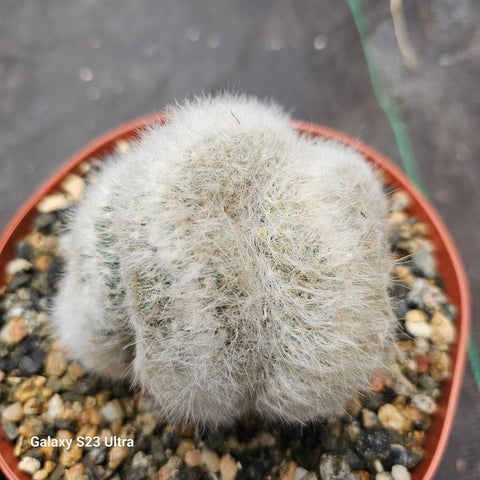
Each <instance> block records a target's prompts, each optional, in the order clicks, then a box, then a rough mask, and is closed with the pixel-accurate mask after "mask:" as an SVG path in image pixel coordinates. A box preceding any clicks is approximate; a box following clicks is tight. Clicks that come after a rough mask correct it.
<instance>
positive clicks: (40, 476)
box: [32, 468, 49, 480]
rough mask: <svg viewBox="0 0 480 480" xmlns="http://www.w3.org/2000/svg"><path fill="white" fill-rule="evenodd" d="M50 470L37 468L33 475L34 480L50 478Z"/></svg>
mask: <svg viewBox="0 0 480 480" xmlns="http://www.w3.org/2000/svg"><path fill="white" fill-rule="evenodd" d="M48 475H49V472H47V471H46V470H45V469H44V468H42V469H40V470H37V471H36V472H35V473H34V474H33V475H32V479H33V480H46V478H48Z"/></svg>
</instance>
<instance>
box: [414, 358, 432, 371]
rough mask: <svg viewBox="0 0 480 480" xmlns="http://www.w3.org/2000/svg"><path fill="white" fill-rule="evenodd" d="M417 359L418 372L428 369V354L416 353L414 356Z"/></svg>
mask: <svg viewBox="0 0 480 480" xmlns="http://www.w3.org/2000/svg"><path fill="white" fill-rule="evenodd" d="M416 361H417V372H418V373H425V372H426V371H427V370H428V364H429V360H428V356H427V355H418V357H417V358H416Z"/></svg>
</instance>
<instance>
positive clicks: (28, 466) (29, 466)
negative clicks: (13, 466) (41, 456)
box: [18, 457, 41, 475]
mask: <svg viewBox="0 0 480 480" xmlns="http://www.w3.org/2000/svg"><path fill="white" fill-rule="evenodd" d="M40 467H41V463H40V461H39V460H37V459H36V458H33V457H23V458H22V460H21V461H20V463H19V464H18V469H19V470H21V471H22V472H25V473H28V475H33V474H34V473H35V472H36V471H37V470H40Z"/></svg>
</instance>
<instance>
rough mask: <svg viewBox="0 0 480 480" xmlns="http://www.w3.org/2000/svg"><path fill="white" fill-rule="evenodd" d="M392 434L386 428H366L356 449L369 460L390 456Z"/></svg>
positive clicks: (358, 440)
mask: <svg viewBox="0 0 480 480" xmlns="http://www.w3.org/2000/svg"><path fill="white" fill-rule="evenodd" d="M390 445H391V442H390V435H389V433H388V432H387V431H385V430H364V431H363V432H362V433H361V434H360V435H359V437H358V439H357V442H356V444H355V450H356V451H357V453H358V454H359V455H361V456H362V457H363V458H365V460H367V461H368V462H373V461H374V460H376V459H377V458H378V459H380V460H385V459H387V458H388V457H389V456H390Z"/></svg>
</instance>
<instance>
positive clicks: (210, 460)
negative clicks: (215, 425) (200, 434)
mask: <svg viewBox="0 0 480 480" xmlns="http://www.w3.org/2000/svg"><path fill="white" fill-rule="evenodd" d="M200 457H201V459H202V465H203V467H204V468H205V470H207V472H210V473H216V472H218V471H219V470H220V457H219V456H218V453H217V452H215V451H213V450H211V449H210V448H207V447H203V448H202V450H201V452H200Z"/></svg>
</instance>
